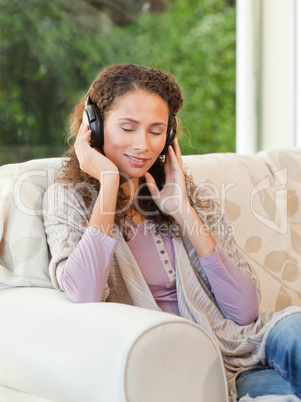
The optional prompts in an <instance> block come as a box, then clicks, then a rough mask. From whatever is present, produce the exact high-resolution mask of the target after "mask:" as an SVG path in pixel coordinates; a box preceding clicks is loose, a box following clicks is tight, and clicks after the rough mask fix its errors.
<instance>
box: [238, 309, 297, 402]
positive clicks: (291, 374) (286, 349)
mask: <svg viewBox="0 0 301 402" xmlns="http://www.w3.org/2000/svg"><path fill="white" fill-rule="evenodd" d="M265 353H266V358H267V363H268V366H269V368H260V369H254V370H250V371H246V372H244V373H242V374H240V375H239V376H238V377H237V379H236V388H237V394H238V398H241V397H243V396H244V395H246V394H247V393H249V394H250V395H251V396H252V397H253V398H255V397H257V396H262V395H288V394H292V395H297V396H298V397H299V398H301V314H292V315H290V316H288V317H286V318H283V319H282V320H281V321H279V322H278V323H277V324H276V325H275V327H274V328H273V329H272V331H271V333H270V334H269V336H268V339H267V343H266V347H265Z"/></svg>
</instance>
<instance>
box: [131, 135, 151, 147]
mask: <svg viewBox="0 0 301 402" xmlns="http://www.w3.org/2000/svg"><path fill="white" fill-rule="evenodd" d="M133 148H134V149H135V150H136V151H141V152H145V151H148V150H149V143H148V135H147V131H143V132H142V131H141V132H139V133H137V134H136V135H135V138H134V143H133Z"/></svg>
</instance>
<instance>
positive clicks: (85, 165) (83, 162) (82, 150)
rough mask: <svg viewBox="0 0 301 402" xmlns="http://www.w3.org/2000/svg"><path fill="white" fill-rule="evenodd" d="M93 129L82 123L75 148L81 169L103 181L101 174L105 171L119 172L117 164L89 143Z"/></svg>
mask: <svg viewBox="0 0 301 402" xmlns="http://www.w3.org/2000/svg"><path fill="white" fill-rule="evenodd" d="M90 135H91V130H89V127H88V126H87V125H86V124H83V123H82V124H81V126H80V128H79V131H78V134H77V137H76V141H75V143H74V149H75V153H76V156H77V159H78V161H79V166H80V168H81V170H82V171H83V172H85V173H88V175H90V176H92V177H94V178H95V179H97V180H99V181H101V179H100V178H101V175H102V174H103V173H105V172H107V173H109V172H110V173H115V174H118V173H119V171H118V168H117V166H116V165H115V164H114V163H113V162H112V161H110V159H108V158H107V157H106V156H104V155H103V154H102V153H101V152H100V151H98V150H97V149H96V148H92V147H91V146H90V143H89V137H90Z"/></svg>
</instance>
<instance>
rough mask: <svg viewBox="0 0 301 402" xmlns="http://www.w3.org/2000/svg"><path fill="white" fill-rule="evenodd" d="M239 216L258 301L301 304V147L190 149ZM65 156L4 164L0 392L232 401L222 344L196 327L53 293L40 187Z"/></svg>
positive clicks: (0, 187)
mask: <svg viewBox="0 0 301 402" xmlns="http://www.w3.org/2000/svg"><path fill="white" fill-rule="evenodd" d="M183 159H184V163H185V165H186V166H187V168H188V170H190V171H191V173H192V174H193V176H194V178H195V182H196V183H206V184H207V185H209V186H210V187H211V188H212V190H213V192H214V193H215V196H216V197H217V198H218V199H219V201H220V202H221V204H222V206H223V207H224V209H225V212H226V214H227V216H228V218H229V220H230V221H231V223H232V224H233V230H234V231H235V237H236V240H237V243H238V245H239V246H240V247H241V249H242V250H243V251H244V252H245V254H246V255H247V257H248V259H249V261H250V263H251V264H252V266H253V267H254V269H255V271H256V273H257V275H258V277H259V281H260V284H261V288H262V300H261V307H262V309H264V310H266V309H269V308H271V309H273V310H280V309H282V308H284V307H286V306H288V305H291V304H293V305H298V306H301V292H300V290H301V236H300V234H301V230H300V229H301V212H300V205H301V185H300V181H301V150H300V149H290V150H278V151H270V152H261V153H259V154H257V155H255V156H243V155H237V154H231V153H229V154H210V155H191V156H184V157H183ZM61 161H62V160H61V158H50V159H41V160H33V161H29V162H26V163H21V164H12V165H6V166H3V167H1V168H0V210H1V213H0V239H1V240H0V289H1V290H0V322H1V331H0V401H1V402H2V401H3V402H6V401H8V402H19V401H20V402H23V401H28V402H42V401H44V402H46V401H48V402H49V401H55V402H69V401H70V402H77V401H79V402H83V401H85V402H86V401H88V402H98V401H100V402H111V401H112V402H123V401H127V402H160V401H164V402H166V401H167V402H169V401H170V402H194V401H195V402H224V401H227V385H226V381H225V373H224V369H223V365H222V360H221V356H220V353H219V351H218V350H217V348H216V346H215V344H214V343H213V342H212V340H210V339H209V337H208V336H207V334H206V333H205V332H204V331H203V330H202V328H200V327H199V326H196V325H195V324H193V323H191V322H189V321H187V320H185V319H183V318H181V317H176V316H173V315H170V314H166V313H160V312H155V311H150V310H145V309H141V308H138V307H133V306H128V305H120V304H115V303H87V304H73V303H72V302H70V301H69V300H68V299H67V297H66V296H65V294H63V293H62V292H60V291H58V290H55V289H54V288H53V285H52V283H51V280H50V277H49V273H48V263H49V258H50V256H49V251H48V248H47V242H46V238H45V233H44V231H43V221H42V210H41V208H42V196H43V194H44V192H45V190H46V188H47V187H48V186H49V185H50V184H51V183H52V182H53V180H54V178H55V176H56V173H57V169H58V167H59V166H60V164H61Z"/></svg>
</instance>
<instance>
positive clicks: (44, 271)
mask: <svg viewBox="0 0 301 402" xmlns="http://www.w3.org/2000/svg"><path fill="white" fill-rule="evenodd" d="M61 163H62V158H50V159H39V160H32V161H29V162H25V163H18V164H11V165H5V166H2V167H1V168H0V212H1V213H0V289H4V288H7V287H11V286H41V287H53V285H52V283H51V280H50V277H49V273H48V265H49V251H48V246H47V240H46V235H45V231H44V225H43V220H42V199H43V195H44V193H45V191H46V189H47V187H48V186H49V185H50V184H52V183H53V181H54V179H55V177H56V175H57V172H58V168H59V167H60V165H61Z"/></svg>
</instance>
